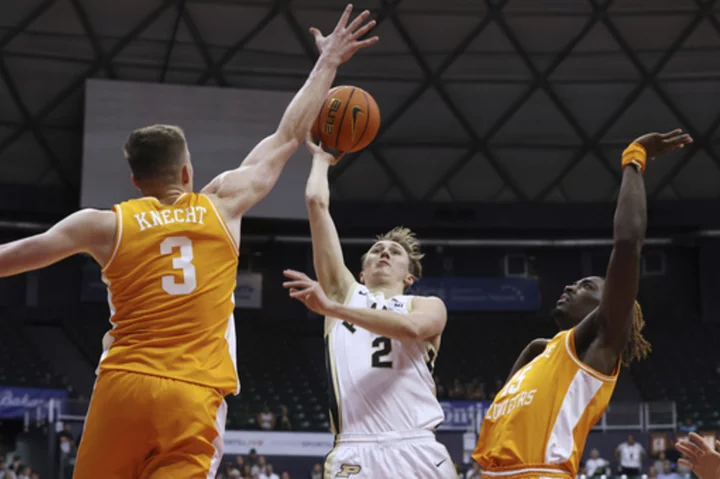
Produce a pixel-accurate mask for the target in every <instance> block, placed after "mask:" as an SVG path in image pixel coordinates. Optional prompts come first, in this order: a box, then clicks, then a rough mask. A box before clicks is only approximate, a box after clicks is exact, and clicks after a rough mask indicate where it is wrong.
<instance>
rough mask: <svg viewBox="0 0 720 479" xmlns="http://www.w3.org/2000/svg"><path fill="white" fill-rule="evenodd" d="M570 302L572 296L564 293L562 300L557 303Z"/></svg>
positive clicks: (561, 296)
mask: <svg viewBox="0 0 720 479" xmlns="http://www.w3.org/2000/svg"><path fill="white" fill-rule="evenodd" d="M568 301H570V296H568V294H567V293H563V294H562V295H560V299H558V301H557V302H558V303H567V302H568Z"/></svg>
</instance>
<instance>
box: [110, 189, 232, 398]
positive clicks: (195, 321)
mask: <svg viewBox="0 0 720 479" xmlns="http://www.w3.org/2000/svg"><path fill="white" fill-rule="evenodd" d="M114 209H115V211H116V213H117V215H118V222H119V223H118V230H117V234H116V244H115V250H114V252H113V254H112V256H111V258H110V260H109V261H108V264H107V265H106V266H105V267H104V268H103V281H105V283H106V285H107V287H108V293H109V294H108V300H109V303H110V309H111V318H110V321H111V323H112V324H113V329H112V330H111V331H109V333H108V335H106V338H105V339H104V340H103V347H104V349H105V352H104V353H103V357H102V359H101V364H100V368H101V369H122V370H128V371H135V372H141V373H146V374H155V375H160V376H164V377H171V378H175V379H180V380H185V381H189V382H194V383H198V384H203V385H207V386H210V387H214V388H217V389H221V390H222V391H224V392H228V393H229V392H236V391H237V389H238V381H237V373H236V368H235V330H234V319H233V310H234V296H233V293H234V290H235V283H236V277H237V261H238V249H237V245H236V244H235V240H234V238H233V236H232V234H231V233H230V231H229V230H228V227H227V225H226V224H225V222H224V220H223V219H222V217H221V215H220V214H219V212H218V211H217V209H216V208H215V206H214V205H213V203H212V202H211V201H210V199H209V198H208V197H207V196H205V195H201V194H184V195H182V196H181V197H179V198H178V199H177V201H176V202H175V203H174V204H172V205H168V206H164V205H162V204H161V203H160V202H159V201H158V200H156V199H155V198H142V199H137V200H130V201H127V202H124V203H122V204H120V205H116V206H115V207H114Z"/></svg>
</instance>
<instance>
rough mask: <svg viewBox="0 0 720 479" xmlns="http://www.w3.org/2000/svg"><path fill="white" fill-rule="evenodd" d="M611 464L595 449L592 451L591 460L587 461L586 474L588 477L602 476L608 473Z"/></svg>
mask: <svg viewBox="0 0 720 479" xmlns="http://www.w3.org/2000/svg"><path fill="white" fill-rule="evenodd" d="M609 465H610V463H609V462H608V461H607V460H605V459H603V458H602V457H600V451H598V450H597V449H593V450H592V451H590V459H588V460H587V461H585V474H587V475H588V476H590V477H592V476H602V475H603V474H605V473H606V472H607V471H606V469H607V467H608V466H609Z"/></svg>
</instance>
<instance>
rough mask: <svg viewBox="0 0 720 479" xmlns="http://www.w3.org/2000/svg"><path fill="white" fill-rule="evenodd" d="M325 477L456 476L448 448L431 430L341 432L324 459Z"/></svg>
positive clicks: (428, 478)
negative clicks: (370, 432) (375, 432)
mask: <svg viewBox="0 0 720 479" xmlns="http://www.w3.org/2000/svg"><path fill="white" fill-rule="evenodd" d="M324 477H325V479H335V478H338V477H347V478H350V479H400V478H402V479H405V478H408V479H410V478H422V479H457V477H458V475H457V472H456V470H455V465H454V464H453V461H452V459H451V458H450V454H449V453H448V450H447V448H446V447H445V446H444V445H443V444H441V443H439V442H438V441H437V440H436V439H435V434H433V433H432V432H431V431H425V430H422V431H408V432H402V433H400V432H397V433H396V432H392V433H382V434H373V435H369V434H340V435H339V436H338V437H337V438H336V439H335V447H334V448H333V450H332V451H331V452H330V454H328V456H327V458H326V459H325V475H324Z"/></svg>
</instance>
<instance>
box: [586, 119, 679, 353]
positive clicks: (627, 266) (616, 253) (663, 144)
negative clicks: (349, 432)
mask: <svg viewBox="0 0 720 479" xmlns="http://www.w3.org/2000/svg"><path fill="white" fill-rule="evenodd" d="M690 142H692V139H691V138H690V136H688V135H686V134H682V131H681V130H675V131H672V132H669V133H664V134H660V133H650V134H647V135H644V136H641V137H640V138H638V139H636V140H635V141H634V142H633V143H632V144H631V145H630V147H628V149H627V150H625V153H624V154H623V166H624V169H623V175H622V183H621V185H620V193H619V196H618V202H617V208H616V210H615V219H614V222H613V241H614V245H613V250H612V253H611V254H610V262H609V264H608V268H607V274H606V277H605V287H604V288H603V292H602V296H601V299H600V306H599V307H598V310H597V316H596V320H597V323H598V324H597V326H598V336H597V337H598V340H599V341H600V344H601V346H603V347H604V348H608V349H610V351H612V352H613V353H614V355H615V361H614V362H617V359H618V358H620V356H621V355H622V353H623V351H624V350H625V347H626V346H627V344H628V340H629V338H630V332H631V329H632V324H633V304H634V302H635V297H636V296H637V292H638V282H639V279H640V272H639V265H640V253H641V251H642V246H643V242H644V240H645V230H646V227H647V201H646V194H645V183H644V181H643V177H642V174H643V171H644V169H645V164H646V161H647V160H649V159H652V158H655V157H657V156H660V155H662V154H664V153H668V152H671V151H675V150H677V149H680V148H682V147H684V146H685V145H686V144H688V143H690Z"/></svg>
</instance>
